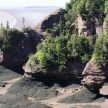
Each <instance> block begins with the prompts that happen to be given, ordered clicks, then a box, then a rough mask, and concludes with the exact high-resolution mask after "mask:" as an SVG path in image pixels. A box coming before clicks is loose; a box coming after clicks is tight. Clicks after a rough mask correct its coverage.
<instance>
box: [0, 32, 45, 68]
mask: <svg viewBox="0 0 108 108" xmlns="http://www.w3.org/2000/svg"><path fill="white" fill-rule="evenodd" d="M42 38H43V36H42V35H40V34H39V33H36V32H35V31H33V30H30V31H28V32H26V33H24V37H23V39H22V40H21V41H20V42H18V43H15V44H14V45H13V46H12V49H11V50H6V51H0V64H1V65H3V66H5V67H7V68H10V69H13V70H17V69H19V68H22V66H23V65H24V64H25V63H26V62H27V60H28V56H29V55H30V54H31V53H34V52H35V51H36V45H37V44H38V43H40V42H41V39H42ZM15 68H16V69H15Z"/></svg>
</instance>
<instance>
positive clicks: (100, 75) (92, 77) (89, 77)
mask: <svg viewBox="0 0 108 108" xmlns="http://www.w3.org/2000/svg"><path fill="white" fill-rule="evenodd" d="M82 75H83V77H84V78H83V80H82V84H83V85H84V86H86V87H87V88H88V89H89V90H90V91H93V92H95V93H99V89H100V88H102V86H103V84H104V82H105V72H104V70H103V69H102V68H101V67H99V66H98V65H97V64H96V62H95V61H94V60H93V59H92V60H90V61H89V62H88V63H87V65H86V67H85V69H84V71H83V73H82Z"/></svg>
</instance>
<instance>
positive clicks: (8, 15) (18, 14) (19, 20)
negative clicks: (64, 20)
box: [0, 7, 59, 29]
mask: <svg viewBox="0 0 108 108" xmlns="http://www.w3.org/2000/svg"><path fill="white" fill-rule="evenodd" d="M58 8H59V7H30V8H17V9H0V23H2V24H3V25H4V26H6V23H7V21H8V22H9V25H10V27H15V28H18V29H20V28H22V25H23V18H24V20H25V21H24V22H25V25H26V26H31V27H35V26H36V24H37V23H39V22H40V21H41V20H42V19H44V17H46V16H48V15H49V14H50V13H51V12H53V11H55V10H57V9H58Z"/></svg>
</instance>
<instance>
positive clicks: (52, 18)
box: [36, 8, 66, 32]
mask: <svg viewBox="0 0 108 108" xmlns="http://www.w3.org/2000/svg"><path fill="white" fill-rule="evenodd" d="M65 13H66V10H65V9H62V8H60V9H58V10H56V11H55V12H53V13H51V14H50V15H49V16H48V17H46V18H45V19H44V20H43V21H41V22H40V23H39V24H37V27H36V30H37V31H38V32H45V30H46V29H47V28H52V27H53V26H54V24H58V23H59V21H60V20H61V19H63V18H64V14H65Z"/></svg>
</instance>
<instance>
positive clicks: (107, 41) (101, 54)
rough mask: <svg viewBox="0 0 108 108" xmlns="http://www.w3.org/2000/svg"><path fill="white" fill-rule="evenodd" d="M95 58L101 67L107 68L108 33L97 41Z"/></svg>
mask: <svg viewBox="0 0 108 108" xmlns="http://www.w3.org/2000/svg"><path fill="white" fill-rule="evenodd" d="M93 58H94V59H95V60H96V62H97V64H98V65H100V66H105V65H106V64H107V63H108V33H107V34H106V35H103V36H100V37H99V38H98V39H97V41H96V45H95V50H94V54H93Z"/></svg>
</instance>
